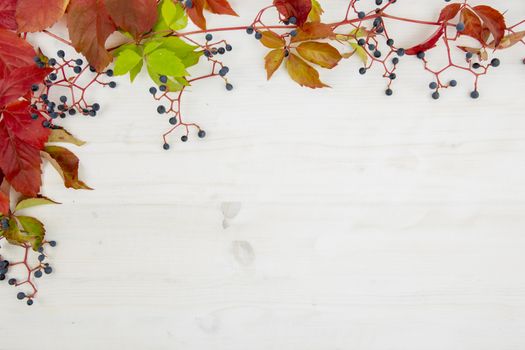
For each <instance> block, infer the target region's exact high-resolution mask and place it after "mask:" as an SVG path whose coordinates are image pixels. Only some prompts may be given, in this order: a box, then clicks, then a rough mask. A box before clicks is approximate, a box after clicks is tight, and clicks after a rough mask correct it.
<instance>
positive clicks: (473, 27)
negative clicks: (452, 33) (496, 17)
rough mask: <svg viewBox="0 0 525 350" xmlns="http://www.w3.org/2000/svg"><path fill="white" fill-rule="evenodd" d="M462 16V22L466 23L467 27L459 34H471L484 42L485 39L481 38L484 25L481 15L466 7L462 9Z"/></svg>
mask: <svg viewBox="0 0 525 350" xmlns="http://www.w3.org/2000/svg"><path fill="white" fill-rule="evenodd" d="M460 18H461V19H460V20H461V22H462V23H463V24H464V25H465V29H464V30H463V31H461V32H460V33H459V34H460V35H466V36H470V37H471V38H474V39H476V40H478V41H479V42H483V39H482V38H481V32H482V26H481V20H480V19H479V17H478V16H476V14H475V13H474V12H472V11H471V10H470V9H468V8H464V9H463V10H462V11H461V17H460Z"/></svg>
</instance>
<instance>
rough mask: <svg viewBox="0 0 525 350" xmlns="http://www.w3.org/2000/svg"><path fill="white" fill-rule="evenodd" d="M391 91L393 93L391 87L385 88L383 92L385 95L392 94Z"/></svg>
mask: <svg viewBox="0 0 525 350" xmlns="http://www.w3.org/2000/svg"><path fill="white" fill-rule="evenodd" d="M393 93H394V91H392V89H386V90H385V94H386V95H387V96H392V94H393Z"/></svg>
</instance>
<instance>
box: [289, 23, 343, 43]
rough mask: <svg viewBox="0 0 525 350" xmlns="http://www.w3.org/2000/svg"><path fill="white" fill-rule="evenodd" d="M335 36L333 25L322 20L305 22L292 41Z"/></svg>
mask: <svg viewBox="0 0 525 350" xmlns="http://www.w3.org/2000/svg"><path fill="white" fill-rule="evenodd" d="M333 37H335V34H334V31H333V29H332V27H331V26H330V25H328V24H324V23H320V22H311V23H305V24H304V25H303V26H302V27H300V28H297V35H296V36H294V37H293V38H292V42H293V43H295V42H299V41H305V40H316V39H326V38H333Z"/></svg>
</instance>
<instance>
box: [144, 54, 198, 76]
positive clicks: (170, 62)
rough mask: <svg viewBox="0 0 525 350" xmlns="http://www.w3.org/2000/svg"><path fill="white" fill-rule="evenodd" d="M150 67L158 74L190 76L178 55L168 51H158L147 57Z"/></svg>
mask: <svg viewBox="0 0 525 350" xmlns="http://www.w3.org/2000/svg"><path fill="white" fill-rule="evenodd" d="M147 62H148V66H149V67H150V68H151V69H152V70H153V71H155V72H157V73H158V74H162V75H168V76H172V77H182V76H185V75H187V74H188V72H186V67H185V66H184V64H183V63H182V62H181V60H180V58H178V57H177V55H176V54H175V53H174V52H173V51H170V50H168V49H164V48H161V49H158V50H155V51H153V52H152V53H150V54H149V55H148V56H147Z"/></svg>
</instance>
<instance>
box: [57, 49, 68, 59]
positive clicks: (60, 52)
mask: <svg viewBox="0 0 525 350" xmlns="http://www.w3.org/2000/svg"><path fill="white" fill-rule="evenodd" d="M57 56H58V57H60V58H64V57H66V53H65V52H64V51H63V50H58V51H57Z"/></svg>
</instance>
